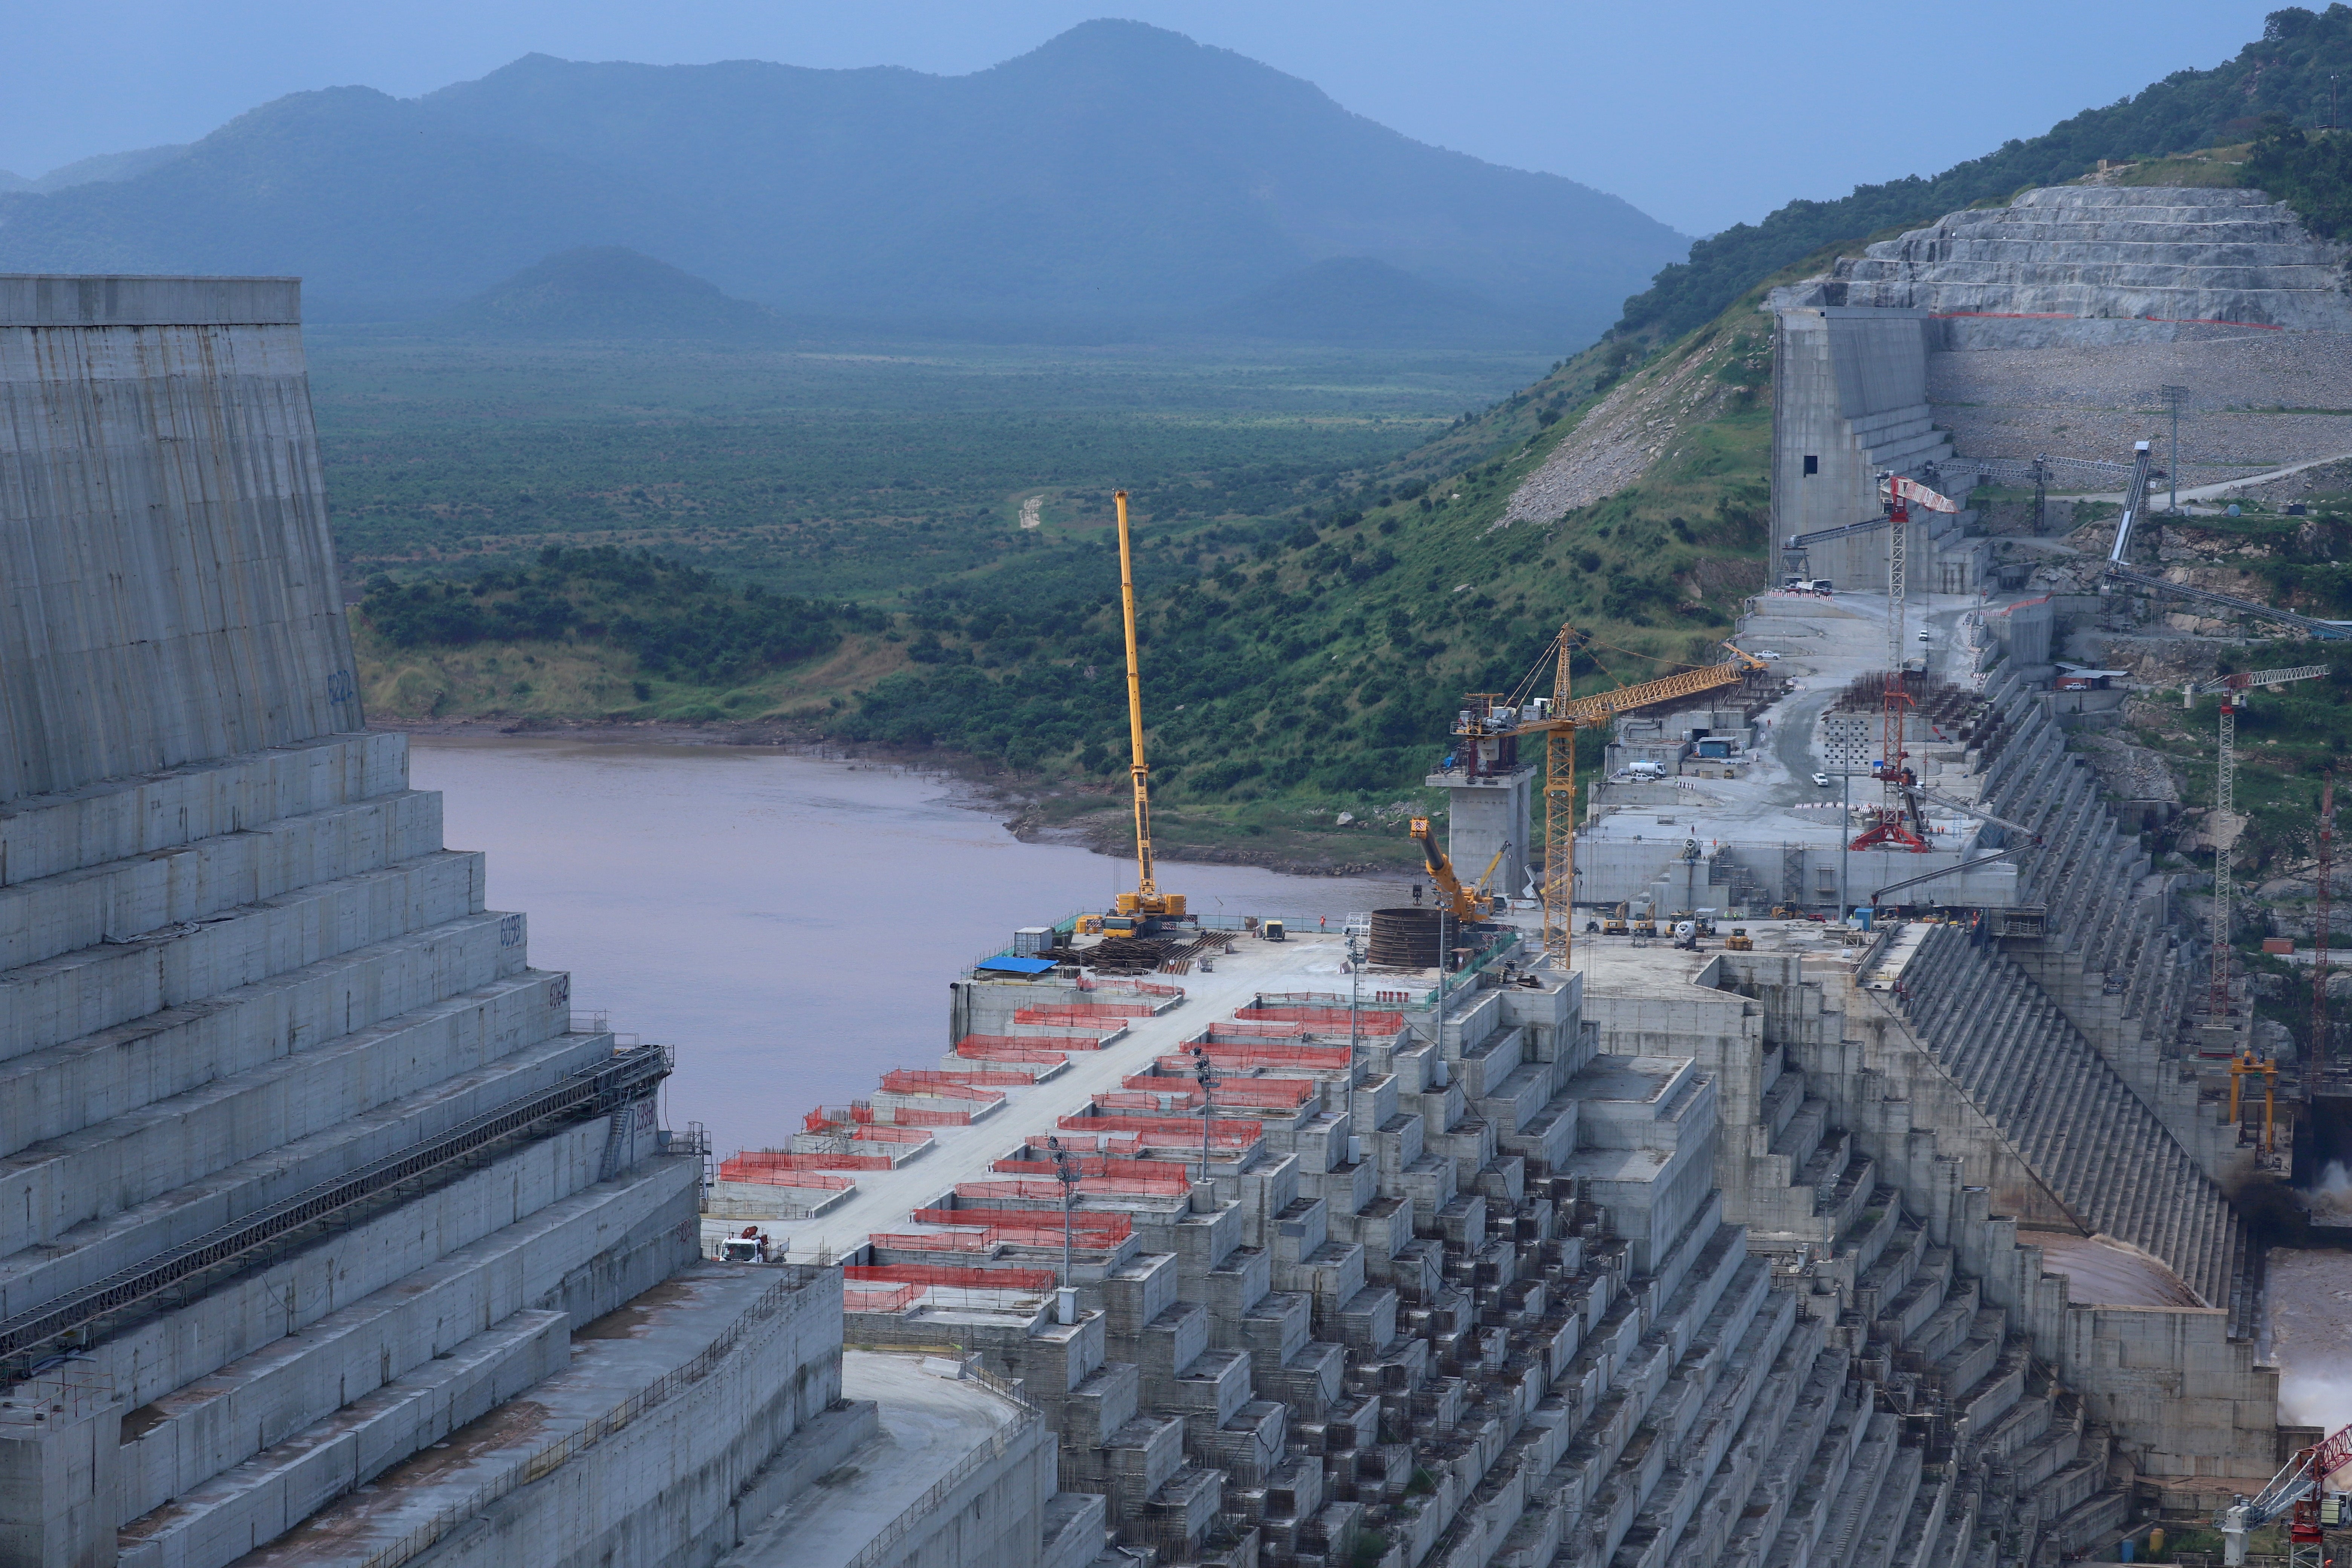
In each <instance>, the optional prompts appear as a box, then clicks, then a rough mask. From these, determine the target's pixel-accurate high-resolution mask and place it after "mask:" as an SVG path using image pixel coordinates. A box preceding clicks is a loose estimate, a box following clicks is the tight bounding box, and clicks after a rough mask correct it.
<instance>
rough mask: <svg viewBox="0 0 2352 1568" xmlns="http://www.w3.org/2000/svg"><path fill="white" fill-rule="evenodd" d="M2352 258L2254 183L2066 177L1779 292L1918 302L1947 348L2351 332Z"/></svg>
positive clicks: (1869, 303)
mask: <svg viewBox="0 0 2352 1568" xmlns="http://www.w3.org/2000/svg"><path fill="white" fill-rule="evenodd" d="M2347 260H2352V247H2345V246H2342V245H2337V244H2335V243H2333V242H2330V241H2327V240H2323V239H2320V238H2317V237H2315V236H2314V235H2312V234H2311V233H2310V232H2309V231H2308V230H2306V229H2305V227H2304V226H2303V224H2302V222H2301V220H2300V219H2298V218H2297V217H2296V216H2295V215H2294V210H2293V209H2292V208H2290V207H2288V206H2287V205H2285V204H2284V203H2283V202H2273V201H2272V200H2271V199H2270V198H2269V197H2268V196H2266V195H2263V193H2262V192H2260V191H2247V190H2216V189H2203V188H2197V187H2182V186H2124V185H2058V186H2052V187H2048V188H2045V189H2042V190H2032V191H2027V192H2025V193H2024V194H2023V195H2020V196H2019V197H2017V199H2016V200H2014V201H2013V202H2011V203H2010V204H2009V205H2007V206H2000V207H1987V208H1971V209H1969V210H1968V211H1965V212H1956V213H1951V214H1948V216H1944V217H1943V218H1940V219H1938V220H1937V222H1936V223H1934V224H1932V225H1930V226H1927V227H1926V228H1919V229H1913V230H1912V231H1911V232H1910V233H1908V234H1906V235H1904V236H1902V237H1899V238H1896V239H1890V240H1884V241H1881V242H1880V243H1878V244H1876V245H1873V246H1871V247H1868V248H1866V249H1865V250H1864V252H1863V254H1862V255H1861V256H1860V257H1858V258H1846V259H1842V260H1840V261H1839V262H1838V263H1837V264H1836V265H1835V266H1834V267H1833V268H1832V269H1831V271H1830V273H1829V275H1828V276H1827V277H1826V278H1823V279H1817V280H1815V281H1814V282H1812V283H1810V284H1799V285H1796V286H1794V287H1793V288H1791V289H1786V290H1776V291H1775V300H1774V303H1775V304H1776V306H1781V307H1784V308H1785V307H1788V306H1794V305H1797V304H1799V303H1800V302H1801V301H1807V300H1810V301H1811V302H1813V303H1817V304H1819V305H1821V306H1823V307H1829V308H1839V307H1844V308H1867V309H1875V310H1919V311H1923V312H1925V313H1926V315H1927V317H1928V318H1929V319H1930V320H1932V321H1936V322H1937V323H1938V328H1937V331H1936V333H1935V342H1934V344H1933V346H1935V347H1937V348H1939V349H1967V348H1994V347H2001V348H2040V347H2049V346H2053V345H2057V344H2061V343H2112V342H2167V341H2170V340H2172V339H2174V338H2177V337H2179V336H2180V335H2182V332H2183V330H2184V329H2186V330H2187V331H2189V332H2190V333H2192V334H2193V333H2196V332H2198V331H2200V330H2206V331H2210V330H2214V329H2221V330H2227V329H2231V328H2244V327H2266V328H2273V329H2279V328H2285V329H2292V330H2294V331H2326V332H2342V331H2352V283H2347V275H2346V271H2345V266H2346V263H2347Z"/></svg>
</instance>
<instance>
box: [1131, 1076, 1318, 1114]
mask: <svg viewBox="0 0 2352 1568" xmlns="http://www.w3.org/2000/svg"><path fill="white" fill-rule="evenodd" d="M1119 1082H1120V1084H1121V1086H1122V1087H1123V1088H1125V1089H1130V1090H1134V1091H1136V1092H1139V1093H1143V1094H1150V1095H1153V1096H1155V1097H1156V1096H1159V1095H1163V1094H1175V1095H1181V1096H1183V1097H1184V1098H1185V1100H1187V1101H1188V1102H1190V1103H1191V1104H1193V1105H1198V1104H1200V1103H1201V1089H1200V1086H1199V1085H1198V1084H1195V1083H1192V1082H1191V1081H1189V1080H1188V1079H1186V1078H1181V1077H1179V1076H1177V1075H1176V1074H1174V1073H1151V1072H1139V1073H1134V1074H1131V1075H1130V1076H1129V1077H1127V1078H1124V1079H1120V1080H1119ZM1314 1092H1315V1083H1314V1080H1313V1079H1303V1078H1248V1079H1243V1078H1221V1079H1218V1080H1217V1087H1216V1089H1215V1090H1214V1093H1215V1095H1216V1101H1217V1103H1218V1104H1219V1105H1261V1106H1280V1107H1285V1108H1287V1107H1290V1106H1294V1105H1304V1104H1306V1103H1307V1099H1308V1097H1309V1096H1311V1095H1313V1094H1314ZM1095 1103H1097V1105H1110V1104H1113V1103H1118V1101H1117V1100H1116V1099H1115V1097H1114V1096H1111V1095H1108V1094H1105V1095H1099V1096H1097V1097H1096V1101H1095Z"/></svg>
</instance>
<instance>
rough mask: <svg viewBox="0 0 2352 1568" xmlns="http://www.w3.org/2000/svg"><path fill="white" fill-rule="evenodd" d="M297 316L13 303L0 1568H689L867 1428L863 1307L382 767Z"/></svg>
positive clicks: (4, 813) (1, 478)
mask: <svg viewBox="0 0 2352 1568" xmlns="http://www.w3.org/2000/svg"><path fill="white" fill-rule="evenodd" d="M0 584H5V590H4V591H0V748H5V757H0V1157H5V1159H0V1379H5V1388H0V1562H6V1563H26V1564H36V1563H37V1564H42V1565H44V1568H47V1565H50V1564H59V1565H62V1564H73V1565H75V1568H81V1565H86V1564H102V1563H116V1562H121V1563H136V1564H141V1565H142V1568H166V1565H168V1568H221V1565H223V1564H226V1563H231V1562H235V1561H237V1560H239V1559H240V1558H247V1557H248V1554H257V1555H253V1556H251V1557H250V1558H249V1560H250V1561H254V1562H269V1563H341V1564H348V1563H361V1562H364V1563H371V1564H373V1565H375V1568H391V1565H392V1564H394V1563H403V1562H407V1561H411V1560H434V1561H447V1562H456V1561H472V1560H474V1556H475V1555H479V1554H481V1553H482V1552H484V1551H485V1550H486V1549H487V1548H488V1546H489V1545H490V1544H491V1543H492V1542H494V1543H495V1555H496V1557H497V1560H498V1561H499V1562H500V1563H504V1564H526V1563H528V1564H538V1563H545V1564H554V1563H574V1562H588V1561H603V1560H604V1555H603V1554H604V1553H605V1552H607V1551H609V1550H611V1549H612V1548H613V1545H614V1542H621V1543H624V1550H625V1555H626V1557H627V1560H628V1561H629V1562H631V1563H644V1564H648V1565H653V1564H661V1565H665V1568H667V1565H671V1564H675V1565H677V1568H699V1565H700V1564H706V1563H711V1562H713V1561H715V1560H716V1559H717V1558H718V1556H719V1554H720V1553H721V1552H725V1551H727V1550H728V1549H730V1547H732V1546H733V1545H734V1544H735V1543H736V1542H738V1541H739V1540H740V1538H741V1536H742V1534H743V1533H744V1532H745V1531H748V1530H749V1529H750V1528H751V1527H752V1526H753V1525H755V1524H757V1522H758V1521H759V1519H760V1517H761V1514H762V1513H764V1512H765V1511H767V1510H772V1509H773V1508H775V1507H778V1506H781V1505H782V1503H783V1502H785V1501H787V1500H789V1497H790V1495H791V1494H792V1492H793V1490H794V1489H796V1488H797V1487H800V1486H803V1485H805V1483H806V1481H807V1479H809V1478H810V1477H812V1476H814V1475H815V1474H819V1473H823V1472H824V1471H826V1470H829V1469H831V1468H834V1467H835V1466H836V1465H837V1464H838V1463H839V1462H840V1459H841V1458H842V1456H844V1455H845V1454H846V1453H847V1452H848V1451H850V1450H851V1449H852V1448H854V1447H856V1446H857V1445H858V1444H859V1443H861V1442H865V1441H867V1440H869V1439H870V1438H872V1436H874V1433H875V1414H874V1405H872V1404H871V1403H866V1404H864V1405H856V1404H849V1405H845V1404H844V1403H843V1401H842V1397H841V1395H842V1380H841V1332H840V1325H841V1290H840V1276H839V1273H838V1271H837V1270H831V1269H816V1268H800V1269H788V1268H748V1267H742V1266H734V1265H719V1264H715V1263H709V1262H704V1261H702V1260H700V1258H699V1247H698V1241H697V1236H696V1210H697V1201H698V1188H699V1178H700V1174H701V1161H700V1158H699V1155H698V1152H693V1151H688V1150H683V1149H679V1148H677V1147H676V1146H675V1144H674V1143H673V1141H672V1140H671V1139H670V1137H669V1135H668V1134H667V1132H665V1131H662V1129H661V1128H660V1127H659V1126H658V1125H657V1121H656V1100H655V1099H654V1098H653V1097H654V1094H655V1091H656V1089H657V1088H658V1086H659V1085H660V1083H661V1081H662V1079H664V1077H666V1076H667V1062H668V1058H667V1053H666V1051H665V1048H664V1047H658V1046H639V1045H636V1044H635V1043H634V1041H622V1040H618V1039H616V1038H615V1037H614V1036H613V1035H611V1034H610V1033H608V1032H606V1031H604V1029H603V1028H602V1027H601V1026H591V1025H589V1024H588V1023H587V1022H586V1021H582V1022H581V1023H578V1024H575V1020H574V1016H573V1015H572V1011H571V1008H570V995H571V977H570V976H569V975H567V974H562V973H551V972H549V971H545V970H541V969H537V968H535V967H533V966H532V964H531V963H530V948H529V941H528V936H529V933H528V930H527V926H526V922H525V920H524V917H523V916H522V915H521V914H520V913H517V912H510V911H499V910H490V909H488V907H487V906H486V903H485V900H484V896H483V886H484V866H483V857H482V856H481V855H480V854H479V853H477V852H472V851H466V850H454V849H450V848H448V847H446V846H445V844H444V843H443V840H442V827H441V809H440V805H441V803H440V798H439V796H437V795H433V794H430V793H425V792H421V791H416V790H412V789H410V788H409V787H408V781H407V743H406V740H405V738H404V737H403V736H400V735H393V734H371V733H367V732H365V731H363V730H362V725H361V715H360V710H359V705H358V702H357V701H356V700H355V698H354V695H353V687H352V679H351V647H350V641H349V637H348V636H347V633H346V630H345V626H344V622H343V618H342V611H341V605H340V603H339V595H338V592H337V587H336V571H335V562H334V554H333V551H332V548H331V542H330V540H329V537H328V532H327V522H326V509H325V497H324V491H323V489H322V487H321V483H320V464H319V454H318V447H317V442H316V439H315V437H314V435H313V433H312V429H311V424H310V399H309V391H308V383H307V379H306V372H305V367H304V363H303V356H302V348H301V342H300V329H299V299H298V294H297V289H296V285H295V284H294V282H293V281H292V280H290V279H59V278H0ZM656 1288H658V1289H656ZM649 1292H652V1293H651V1294H648V1293H649ZM623 1309H627V1313H626V1315H625V1319H623V1320H618V1321H619V1322H620V1323H621V1327H619V1328H617V1329H615V1328H614V1327H612V1326H611V1322H612V1321H614V1320H612V1319H611V1315H612V1314H614V1313H615V1312H618V1311H621V1310H623ZM600 1321H602V1322H604V1326H603V1327H600ZM982 1479H986V1478H982ZM1020 1517H1022V1516H1019V1515H1018V1514H1015V1515H1013V1518H1014V1519H1015V1520H1016V1521H1017V1520H1018V1519H1019V1518H1020ZM1026 1518H1027V1521H1028V1523H1027V1529H1028V1531H1029V1535H1028V1540H1030V1541H1031V1542H1034V1539H1035V1531H1036V1520H1035V1512H1034V1509H1032V1510H1031V1511H1030V1513H1029V1514H1028V1515H1027V1516H1026ZM925 1538H926V1537H924V1536H923V1535H922V1534H920V1533H919V1532H918V1533H917V1534H916V1535H914V1536H913V1537H912V1539H914V1540H916V1541H920V1540H922V1539H925ZM469 1543H470V1544H469ZM877 1568H887V1564H880V1565H877Z"/></svg>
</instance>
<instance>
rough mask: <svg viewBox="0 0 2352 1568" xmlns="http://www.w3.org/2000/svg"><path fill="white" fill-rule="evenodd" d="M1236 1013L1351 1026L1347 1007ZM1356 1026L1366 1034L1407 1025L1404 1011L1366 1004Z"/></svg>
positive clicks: (1279, 1020)
mask: <svg viewBox="0 0 2352 1568" xmlns="http://www.w3.org/2000/svg"><path fill="white" fill-rule="evenodd" d="M1234 1017H1235V1018H1236V1019H1239V1020H1241V1021H1242V1022H1244V1023H1252V1022H1258V1021H1264V1022H1266V1023H1275V1024H1337V1025H1338V1026H1339V1027H1341V1028H1343V1029H1344V1028H1346V1027H1347V1026H1348V1009H1346V1008H1345V1007H1280V1008H1276V1007H1244V1008H1243V1009H1242V1010H1241V1011H1240V1012H1238V1013H1236V1014H1234ZM1356 1026H1357V1027H1358V1028H1360V1029H1361V1030H1362V1031H1363V1032H1364V1033H1366V1034H1380V1035H1393V1034H1395V1033H1396V1032H1397V1031H1398V1030H1399V1029H1402V1028H1403V1027H1404V1015H1403V1014H1402V1013H1389V1012H1374V1011H1372V1010H1371V1009H1370V1008H1365V1009H1361V1010H1360V1011H1359V1012H1358V1013H1357V1014H1356Z"/></svg>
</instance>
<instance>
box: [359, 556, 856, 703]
mask: <svg viewBox="0 0 2352 1568" xmlns="http://www.w3.org/2000/svg"><path fill="white" fill-rule="evenodd" d="M360 614H361V615H362V616H364V617H365V618H366V620H367V623H368V626H369V627H370V629H371V630H373V632H375V634H376V635H377V636H378V637H382V638H383V640H384V642H386V643H387V644H389V645H390V646H391V647H396V648H403V649H408V648H417V647H472V646H473V645H475V644H477V643H485V642H544V641H548V640H551V639H556V638H561V637H565V636H566V635H568V634H576V635H577V636H579V637H582V638H584V639H588V640H591V641H594V640H599V639H601V640H604V641H607V642H610V643H611V644H612V645H613V646H614V647H617V648H620V649H623V650H625V652H627V653H628V654H629V655H631V656H632V657H633V658H635V660H636V663H637V668H640V669H642V670H644V671H646V673H647V674H650V675H657V676H665V677H668V678H671V679H679V680H688V681H694V682H697V683H698V684H701V685H706V686H709V685H719V686H724V685H732V684H734V683H736V682H738V681H740V680H741V679H744V678H745V677H747V676H752V675H758V674H763V673H765V672H766V671H768V670H771V669H774V668H779V667H780V666H782V665H787V664H793V663H795V662H797V661H799V660H801V659H804V658H809V657H811V656H812V655H814V654H819V653H827V652H830V651H832V650H833V649H834V648H835V647H838V646H839V645H840V642H841V637H842V633H843V631H844V630H845V629H856V630H864V631H878V630H880V629H882V627H883V626H884V625H885V624H886V617H884V616H881V615H879V614H878V613H877V612H875V611H872V610H864V609H860V608H858V607H857V606H856V605H814V604H811V603H810V602H809V601H807V600H805V599H792V598H784V597H782V596H780V595H775V594H772V593H770V592H768V591H767V590H766V589H764V588H762V587H761V586H760V585H759V584H757V583H753V584H749V585H748V586H746V587H744V588H743V589H742V590H741V591H740V593H738V592H735V591H733V590H730V589H727V588H724V587H722V586H720V584H719V580H718V579H717V578H716V577H713V576H712V575H710V574H709V573H707V572H698V571H695V570H694V569H693V568H692V567H688V566H680V565H677V564H676V563H672V562H668V561H665V560H663V559H662V558H661V557H659V556H657V555H655V554H653V553H651V552H646V551H623V550H619V549H616V548H615V547H614V546H612V545H609V544H606V545H600V546H598V547H596V548H594V549H592V550H565V549H563V548H562V547H561V546H558V545H552V544H551V545H549V546H548V547H547V548H546V549H544V550H541V552H540V553H539V560H538V562H537V563H535V564H533V565H531V566H527V567H522V568H520V569H517V568H504V569H501V568H492V569H491V570H489V571H487V572H484V573H482V574H479V575H478V576H477V577H475V578H474V579H473V580H472V581H471V582H469V583H465V584H459V583H456V582H449V581H443V582H437V583H436V582H419V583H410V584H406V585H402V584H397V583H394V581H393V580H392V578H391V577H390V576H388V575H383V574H378V575H377V576H376V577H375V578H374V579H373V580H372V581H371V582H370V583H369V584H368V594H367V597H366V598H364V599H362V601H361V602H360Z"/></svg>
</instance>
